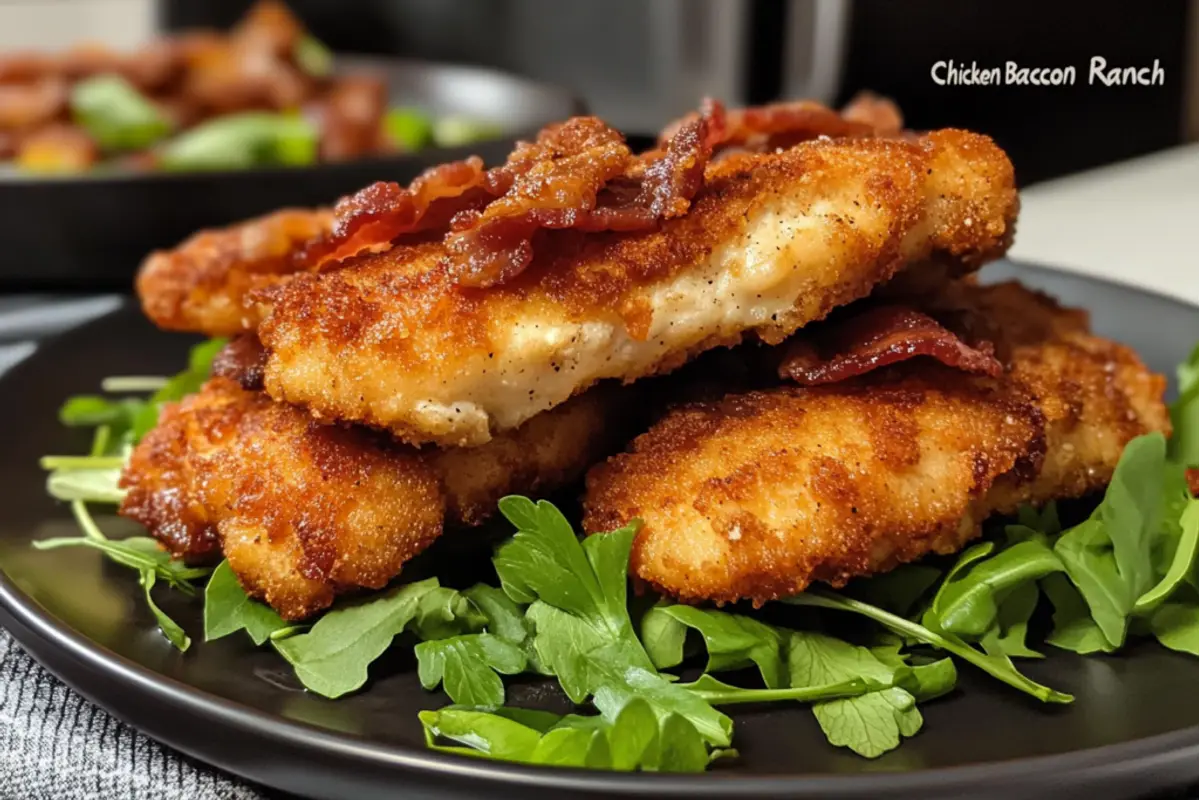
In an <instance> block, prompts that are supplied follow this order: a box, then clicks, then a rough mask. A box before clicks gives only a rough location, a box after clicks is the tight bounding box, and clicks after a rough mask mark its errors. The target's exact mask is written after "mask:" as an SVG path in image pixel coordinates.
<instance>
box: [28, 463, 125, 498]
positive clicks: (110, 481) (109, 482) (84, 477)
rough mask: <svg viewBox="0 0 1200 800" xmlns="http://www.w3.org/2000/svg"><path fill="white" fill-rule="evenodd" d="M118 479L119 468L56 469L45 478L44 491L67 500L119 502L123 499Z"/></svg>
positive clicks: (123, 491) (119, 479)
mask: <svg viewBox="0 0 1200 800" xmlns="http://www.w3.org/2000/svg"><path fill="white" fill-rule="evenodd" d="M120 481H121V470H120V468H111V467H108V468H100V469H91V468H85V469H56V470H54V471H53V472H51V473H50V475H49V476H47V478H46V491H47V492H48V493H49V494H50V496H51V497H53V498H55V499H57V500H65V501H68V502H69V501H72V500H84V501H87V502H89V503H120V502H121V501H122V500H124V499H125V490H124V489H122V488H121V487H120V485H119V484H120Z"/></svg>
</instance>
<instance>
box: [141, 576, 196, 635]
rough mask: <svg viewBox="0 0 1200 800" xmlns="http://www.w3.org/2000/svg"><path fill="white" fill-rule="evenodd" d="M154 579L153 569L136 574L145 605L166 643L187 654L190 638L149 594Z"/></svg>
mask: <svg viewBox="0 0 1200 800" xmlns="http://www.w3.org/2000/svg"><path fill="white" fill-rule="evenodd" d="M156 577H157V573H156V572H155V571H154V570H153V569H144V570H142V571H141V572H140V573H138V582H139V583H141V585H142V591H143V592H144V593H145V595H146V605H148V606H149V607H150V611H151V612H152V613H153V614H154V619H155V620H156V621H157V622H158V629H159V630H160V631H162V634H163V636H165V637H167V641H169V642H170V643H171V644H173V645H175V647H176V649H177V650H179V652H181V653H184V652H187V649H188V648H189V647H191V646H192V639H191V637H189V636H188V635H187V632H186V631H184V629H183V628H181V627H180V626H179V623H178V622H176V621H175V620H173V619H171V618H170V617H169V616H167V614H166V612H164V611H163V610H162V609H161V608H159V607H158V604H157V603H155V602H154V597H153V596H151V594H150V590H151V589H153V588H154V582H155V578H156Z"/></svg>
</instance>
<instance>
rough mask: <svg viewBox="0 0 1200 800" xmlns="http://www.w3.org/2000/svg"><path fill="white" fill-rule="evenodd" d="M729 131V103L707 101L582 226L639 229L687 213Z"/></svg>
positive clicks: (607, 192)
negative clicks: (715, 152)
mask: <svg viewBox="0 0 1200 800" xmlns="http://www.w3.org/2000/svg"><path fill="white" fill-rule="evenodd" d="M724 133H725V107H724V106H722V105H721V104H720V103H718V102H716V101H714V100H705V101H704V105H703V107H702V108H701V111H700V115H699V116H697V117H693V118H692V119H690V120H689V121H688V122H686V123H685V124H683V125H681V126H680V127H679V129H678V130H676V131H675V135H674V136H672V137H671V138H670V139H669V140H668V141H667V142H666V143H665V145H664V146H663V147H662V148H661V149H658V150H653V151H651V152H649V153H644V154H643V155H642V156H640V157H639V158H638V159H637V160H636V161H635V162H634V163H633V164H631V166H630V169H629V170H627V171H626V174H625V175H624V176H623V178H622V179H621V180H619V181H614V182H613V183H611V184H609V185H608V186H606V187H605V189H604V191H603V193H602V194H601V196H600V198H599V201H598V203H597V207H596V208H595V209H593V210H592V211H591V212H590V213H589V214H588V215H587V217H586V218H585V219H584V220H583V221H582V222H581V224H579V225H577V226H576V227H577V228H580V229H582V230H589V231H600V230H606V231H635V230H645V229H647V228H651V227H653V226H654V225H656V224H657V223H658V221H659V220H663V219H673V218H675V217H680V216H683V215H684V214H686V213H687V211H688V209H689V208H691V201H692V198H693V197H695V196H696V193H697V192H698V191H700V187H701V186H703V185H704V168H705V167H707V166H708V162H709V160H710V159H711V158H712V154H713V149H714V148H715V147H716V145H717V144H718V143H719V142H720V141H721V138H722V137H723V136H724Z"/></svg>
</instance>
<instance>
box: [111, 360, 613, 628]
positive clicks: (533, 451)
mask: <svg viewBox="0 0 1200 800" xmlns="http://www.w3.org/2000/svg"><path fill="white" fill-rule="evenodd" d="M613 388H614V387H604V386H601V387H597V389H596V390H594V391H592V392H588V393H586V394H584V395H581V396H580V397H578V398H577V399H575V400H574V401H572V402H571V403H568V404H566V405H563V406H561V407H560V408H557V409H555V410H554V411H552V412H549V413H547V414H543V415H540V416H538V417H536V418H534V419H532V420H530V421H529V422H528V423H527V424H526V425H524V426H522V427H521V428H519V429H517V430H515V431H512V432H510V433H509V434H507V435H505V436H502V437H497V438H496V439H494V440H493V441H492V442H491V443H489V444H488V445H486V446H484V447H481V448H477V449H474V450H470V451H461V452H449V451H439V450H437V449H433V448H427V449H424V450H420V451H418V450H416V449H415V448H412V447H407V446H404V445H401V444H399V443H396V442H394V441H392V440H390V439H389V438H388V437H386V436H385V435H382V434H378V433H375V432H372V431H368V430H365V429H362V428H348V427H339V426H329V425H320V424H317V423H315V422H314V421H313V420H312V419H311V418H310V417H309V416H308V415H307V414H305V413H304V412H303V411H302V410H299V409H296V408H293V407H291V406H287V405H282V404H279V403H276V402H274V401H272V400H271V399H270V398H269V397H267V396H266V395H265V394H263V393H262V392H258V391H249V390H246V389H244V388H242V387H241V386H240V385H239V384H238V383H237V382H235V381H234V380H232V379H230V378H227V377H214V378H212V379H211V380H210V381H209V382H208V383H207V384H206V385H205V386H204V387H203V389H202V390H201V391H200V392H199V393H198V394H195V395H192V396H191V397H188V398H186V399H184V400H183V401H182V402H180V403H178V404H173V405H169V406H167V407H166V408H165V409H164V411H163V413H162V416H161V419H160V422H159V424H158V426H157V427H156V428H155V429H154V430H152V431H151V432H150V433H148V434H147V435H146V437H145V438H144V439H143V440H142V441H141V442H140V443H139V444H138V446H137V447H136V448H135V449H134V451H133V454H132V457H131V458H130V461H129V463H128V466H127V467H126V468H125V472H124V474H123V477H122V486H124V487H125V488H126V489H127V494H126V497H125V500H124V502H123V503H122V505H121V514H122V515H124V516H126V517H129V518H131V519H133V520H136V521H137V522H139V523H141V524H143V525H145V526H146V527H147V528H148V529H149V530H150V533H151V534H152V535H153V536H154V537H155V538H157V539H158V540H159V541H160V542H161V543H162V544H163V545H164V546H165V547H166V548H167V549H168V550H170V551H171V553H172V554H174V555H176V556H180V557H184V558H186V559H188V560H189V561H192V562H204V561H211V560H214V559H216V558H219V557H220V555H221V554H224V556H225V558H227V559H228V560H229V564H230V566H231V567H232V568H233V571H234V572H235V573H236V574H237V576H238V579H239V580H240V581H241V583H242V585H243V586H244V587H245V589H246V590H247V592H248V593H249V594H251V595H252V596H254V597H258V598H261V599H263V600H265V601H266V602H267V603H268V604H270V605H271V606H272V607H274V608H275V609H276V610H277V611H279V613H280V614H281V615H282V616H283V617H284V618H286V619H302V618H304V617H306V616H309V615H310V614H312V613H314V612H316V611H319V610H320V609H322V608H325V607H327V606H328V605H329V604H330V603H331V602H332V601H333V599H334V596H335V595H337V594H340V593H342V592H345V591H350V590H354V589H357V588H360V587H362V588H372V589H378V588H380V587H382V586H383V585H384V584H385V583H387V582H388V581H389V580H390V579H392V578H393V577H395V576H396V575H397V574H399V572H400V570H401V567H402V565H403V564H404V563H405V562H406V561H407V560H408V559H410V558H412V557H413V556H414V555H416V554H417V553H419V552H420V551H421V550H423V549H424V548H425V547H427V546H428V545H429V544H430V543H432V542H433V540H434V539H436V538H437V537H438V536H439V535H440V534H441V533H442V531H443V529H446V528H456V527H464V526H471V525H477V524H479V523H480V522H482V521H483V520H484V519H486V518H487V517H488V516H489V514H491V513H492V512H493V511H494V510H495V508H496V502H497V501H498V500H499V499H500V498H501V497H503V496H504V495H506V494H510V493H513V492H521V493H527V494H536V493H538V492H541V491H547V490H552V489H554V488H556V487H558V486H561V485H563V484H565V483H567V482H569V481H571V480H574V479H576V478H578V477H579V476H580V475H582V474H583V471H584V470H585V469H586V468H587V467H588V466H590V465H591V464H593V463H595V462H596V461H597V460H599V459H601V458H603V457H604V456H605V455H607V453H609V452H611V451H612V449H613V448H615V447H619V446H620V442H621V441H622V440H621V439H620V438H619V437H617V436H616V434H615V432H616V431H617V430H619V429H620V428H621V424H620V422H621V420H620V417H621V416H622V413H621V412H622V409H623V408H624V407H625V406H624V405H623V404H624V402H625V400H626V399H627V398H626V397H622V396H620V393H619V392H615V391H613Z"/></svg>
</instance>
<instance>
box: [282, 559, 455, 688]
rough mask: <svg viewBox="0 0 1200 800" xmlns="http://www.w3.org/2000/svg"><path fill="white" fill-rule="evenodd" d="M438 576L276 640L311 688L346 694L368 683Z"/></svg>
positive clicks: (352, 605) (342, 610)
mask: <svg viewBox="0 0 1200 800" xmlns="http://www.w3.org/2000/svg"><path fill="white" fill-rule="evenodd" d="M437 585H438V583H437V579H436V578H429V579H428V580H424V581H420V582H419V583H410V584H408V585H405V586H397V587H396V588H394V589H391V590H389V591H386V592H383V593H381V594H378V595H374V596H372V597H370V598H368V599H362V600H356V601H350V602H347V603H345V604H343V605H341V606H340V607H337V608H334V609H332V610H331V611H328V612H326V613H325V615H324V616H322V617H321V618H320V619H319V620H317V622H316V624H314V625H313V626H312V628H311V629H309V630H308V631H307V632H306V633H301V634H297V635H295V636H291V637H288V638H286V639H282V640H272V644H273V645H274V646H275V649H276V650H278V651H279V653H280V654H281V655H282V656H283V657H284V658H286V659H287V660H288V662H289V663H291V665H292V667H293V668H294V669H295V670H296V677H297V678H299V679H300V682H301V683H302V684H304V685H305V687H307V688H308V689H309V690H310V691H313V692H316V693H317V694H319V695H323V696H325V697H341V696H342V695H344V694H346V693H348V692H353V691H354V690H356V689H359V688H361V687H362V685H363V684H364V683H366V682H367V666H368V665H369V664H370V663H371V662H372V661H374V660H375V659H377V658H379V656H381V655H382V654H383V651H384V650H386V649H387V648H388V646H389V645H390V644H391V643H392V639H394V638H395V637H396V636H397V635H398V634H400V633H401V632H402V631H403V630H404V629H405V627H406V626H407V625H408V623H409V622H410V621H411V620H412V619H413V617H414V616H416V614H417V610H418V605H419V603H420V600H421V598H422V597H423V596H424V595H425V594H427V593H428V592H430V591H432V590H433V589H435V588H437Z"/></svg>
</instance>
